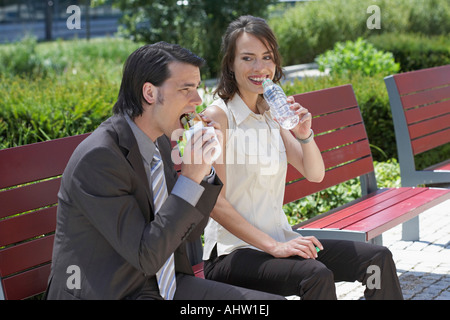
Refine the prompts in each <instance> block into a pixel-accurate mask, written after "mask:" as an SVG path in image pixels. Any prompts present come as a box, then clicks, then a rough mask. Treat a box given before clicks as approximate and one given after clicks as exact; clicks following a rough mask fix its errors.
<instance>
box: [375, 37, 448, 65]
mask: <svg viewBox="0 0 450 320" xmlns="http://www.w3.org/2000/svg"><path fill="white" fill-rule="evenodd" d="M367 41H369V42H370V43H372V44H373V45H374V46H375V47H376V48H377V49H379V50H383V51H388V52H391V53H392V54H393V55H394V58H395V61H396V62H397V63H399V64H400V70H401V72H406V71H412V70H419V69H425V68H432V67H437V66H443V65H446V64H450V40H449V37H448V35H446V36H425V35H420V34H411V33H410V34H395V33H384V34H381V35H378V36H372V37H369V38H368V39H367Z"/></svg>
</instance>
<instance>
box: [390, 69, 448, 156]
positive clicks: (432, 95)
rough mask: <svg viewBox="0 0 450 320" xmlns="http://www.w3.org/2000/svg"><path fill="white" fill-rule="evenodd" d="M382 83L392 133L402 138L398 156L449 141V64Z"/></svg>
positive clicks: (391, 77) (407, 73)
mask: <svg viewBox="0 0 450 320" xmlns="http://www.w3.org/2000/svg"><path fill="white" fill-rule="evenodd" d="M385 82H386V86H387V89H388V92H389V99H390V101H391V108H392V117H393V120H394V124H395V127H396V136H397V137H400V138H401V139H402V140H401V142H400V141H398V143H397V146H398V148H399V150H398V153H399V157H400V156H401V155H402V154H404V153H405V152H408V153H409V154H411V153H412V154H413V155H417V154H419V153H422V152H425V151H428V150H431V149H434V148H436V147H438V146H441V145H444V144H446V143H449V142H450V65H445V66H441V67H436V68H429V69H423V70H417V71H412V72H406V73H400V74H396V75H393V76H389V77H387V78H386V79H385ZM397 130H399V131H397ZM408 134H409V136H407V135H408ZM400 148H403V149H402V150H400Z"/></svg>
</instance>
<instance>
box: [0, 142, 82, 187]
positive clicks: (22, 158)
mask: <svg viewBox="0 0 450 320" xmlns="http://www.w3.org/2000/svg"><path fill="white" fill-rule="evenodd" d="M88 135H89V134H82V135H77V136H71V137H66V138H60V139H55V140H52V141H44V142H38V143H33V144H30V145H26V146H20V147H14V148H9V149H4V150H2V152H0V177H2V178H1V179H0V189H2V188H7V187H11V186H15V185H18V184H23V183H27V182H31V181H36V180H40V179H45V178H49V177H54V176H57V175H60V174H61V173H62V172H63V171H64V168H65V167H66V164H67V161H68V160H69V158H70V156H71V155H72V153H73V150H74V149H75V147H76V146H77V145H78V144H79V143H80V142H81V141H82V140H84V139H85V138H86V137H87V136H88Z"/></svg>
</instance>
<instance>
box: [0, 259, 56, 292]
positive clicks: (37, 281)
mask: <svg viewBox="0 0 450 320" xmlns="http://www.w3.org/2000/svg"><path fill="white" fill-rule="evenodd" d="M50 269H51V264H50V263H48V264H45V265H42V266H40V267H38V268H35V269H32V270H28V271H26V272H23V273H21V274H17V275H14V276H12V277H10V278H7V279H5V280H3V281H2V283H3V289H4V291H5V298H6V299H7V300H20V299H26V298H28V297H32V296H34V295H37V294H39V293H42V292H44V291H45V290H46V288H47V281H48V276H49V275H50Z"/></svg>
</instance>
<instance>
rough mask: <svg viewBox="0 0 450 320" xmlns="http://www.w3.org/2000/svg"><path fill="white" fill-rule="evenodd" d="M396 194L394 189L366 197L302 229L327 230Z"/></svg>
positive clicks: (403, 190)
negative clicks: (330, 226) (332, 225)
mask: <svg viewBox="0 0 450 320" xmlns="http://www.w3.org/2000/svg"><path fill="white" fill-rule="evenodd" d="M406 190H407V189H401V191H400V192H406ZM393 192H394V189H387V190H386V191H384V192H382V193H372V194H370V195H368V196H367V197H366V199H364V200H361V201H358V202H356V203H355V204H353V205H352V206H349V207H346V208H344V209H342V210H339V211H338V212H335V213H333V214H330V215H327V216H325V217H322V218H320V219H316V220H315V221H312V222H311V223H305V224H304V225H302V228H303V227H305V228H316V229H321V228H326V227H328V226H329V225H331V224H333V223H335V222H337V221H340V220H342V219H345V218H346V217H347V216H348V215H351V214H354V213H357V212H360V211H362V210H364V209H367V208H371V207H373V206H376V205H378V204H379V203H382V202H384V201H386V200H388V199H390V198H391V197H392V195H391V194H392V193H393Z"/></svg>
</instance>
